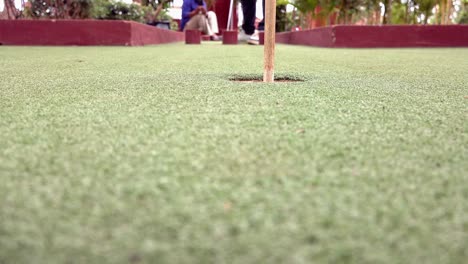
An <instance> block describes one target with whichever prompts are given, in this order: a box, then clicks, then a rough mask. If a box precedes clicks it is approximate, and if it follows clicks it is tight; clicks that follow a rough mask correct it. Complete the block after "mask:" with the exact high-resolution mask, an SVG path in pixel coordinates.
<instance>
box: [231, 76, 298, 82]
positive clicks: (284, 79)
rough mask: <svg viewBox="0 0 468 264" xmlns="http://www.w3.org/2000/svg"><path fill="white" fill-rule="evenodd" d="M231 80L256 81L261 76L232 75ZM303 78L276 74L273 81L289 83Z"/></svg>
mask: <svg viewBox="0 0 468 264" xmlns="http://www.w3.org/2000/svg"><path fill="white" fill-rule="evenodd" d="M229 80H230V81H232V82H240V83H257V82H263V77H261V76H234V77H231V78H229ZM303 81H304V80H302V79H299V78H297V77H288V76H278V77H275V82H277V83H291V82H303Z"/></svg>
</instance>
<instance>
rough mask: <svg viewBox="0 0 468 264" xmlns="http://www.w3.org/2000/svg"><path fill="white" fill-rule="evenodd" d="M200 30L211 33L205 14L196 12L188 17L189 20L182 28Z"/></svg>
mask: <svg viewBox="0 0 468 264" xmlns="http://www.w3.org/2000/svg"><path fill="white" fill-rule="evenodd" d="M186 29H188V30H195V29H196V30H200V31H201V32H203V34H207V35H212V34H213V32H211V29H210V27H209V25H208V20H207V19H206V16H204V15H202V14H198V15H195V16H193V17H192V18H190V20H189V21H188V22H187V24H185V28H184V30H186Z"/></svg>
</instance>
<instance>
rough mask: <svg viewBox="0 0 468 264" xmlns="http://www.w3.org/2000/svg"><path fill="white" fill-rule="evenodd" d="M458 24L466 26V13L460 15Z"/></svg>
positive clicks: (467, 17) (467, 21)
mask: <svg viewBox="0 0 468 264" xmlns="http://www.w3.org/2000/svg"><path fill="white" fill-rule="evenodd" d="M457 23H458V24H468V12H467V11H465V12H463V13H461V14H460V17H459V18H458V20H457Z"/></svg>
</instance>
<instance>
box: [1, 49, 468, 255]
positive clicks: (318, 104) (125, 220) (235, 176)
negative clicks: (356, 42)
mask: <svg viewBox="0 0 468 264" xmlns="http://www.w3.org/2000/svg"><path fill="white" fill-rule="evenodd" d="M262 65H263V49H262V47H252V46H247V45H245V46H244V45H238V46H222V45H220V44H203V45H201V46H185V45H182V44H175V45H162V46H152V47H137V48H128V47H48V48H46V47H1V48H0V76H1V77H0V263H1V264H4V263H48V264H50V263H463V262H464V261H466V259H467V258H468V173H467V172H468V120H467V117H468V116H467V114H468V111H467V109H468V71H467V69H468V49H373V50H367V49H359V50H354V49H317V48H310V47H298V46H284V45H280V46H277V56H276V73H277V75H278V76H279V77H281V76H283V77H291V78H296V79H297V78H300V79H302V80H304V81H303V82H297V83H275V84H264V83H234V82H231V81H230V80H229V78H232V77H236V76H237V77H239V76H240V77H259V76H261V75H262Z"/></svg>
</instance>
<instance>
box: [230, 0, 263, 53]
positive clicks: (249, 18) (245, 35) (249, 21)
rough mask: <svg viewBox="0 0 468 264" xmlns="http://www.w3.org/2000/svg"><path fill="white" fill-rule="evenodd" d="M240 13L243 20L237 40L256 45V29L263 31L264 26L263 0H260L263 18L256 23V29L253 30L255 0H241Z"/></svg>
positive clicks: (257, 39) (257, 41)
mask: <svg viewBox="0 0 468 264" xmlns="http://www.w3.org/2000/svg"><path fill="white" fill-rule="evenodd" d="M241 5H242V14H243V15H244V22H243V23H242V27H241V30H240V32H239V35H238V37H237V38H238V40H239V41H241V42H244V41H246V42H247V43H248V44H251V45H258V43H259V37H258V31H264V27H265V0H262V12H263V19H262V21H261V22H260V23H259V24H258V30H255V14H256V11H257V0H241Z"/></svg>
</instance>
